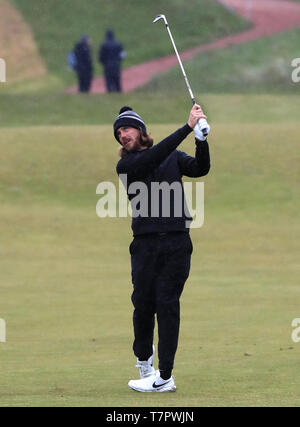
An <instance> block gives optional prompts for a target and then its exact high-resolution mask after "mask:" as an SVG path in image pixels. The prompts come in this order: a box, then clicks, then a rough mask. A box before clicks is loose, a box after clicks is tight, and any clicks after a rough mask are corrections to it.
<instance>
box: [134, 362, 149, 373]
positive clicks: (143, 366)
mask: <svg viewBox="0 0 300 427" xmlns="http://www.w3.org/2000/svg"><path fill="white" fill-rule="evenodd" d="M136 367H137V368H139V369H140V372H141V373H142V374H143V375H145V374H147V372H149V371H150V370H152V365H150V363H148V361H145V362H141V361H140V360H138V362H137V364H136Z"/></svg>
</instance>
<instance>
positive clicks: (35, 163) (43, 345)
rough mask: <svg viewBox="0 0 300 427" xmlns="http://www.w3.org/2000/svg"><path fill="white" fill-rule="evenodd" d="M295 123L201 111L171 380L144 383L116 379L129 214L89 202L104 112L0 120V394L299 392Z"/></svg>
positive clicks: (121, 354) (258, 400)
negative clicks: (197, 194) (203, 171)
mask: <svg viewBox="0 0 300 427" xmlns="http://www.w3.org/2000/svg"><path fill="white" fill-rule="evenodd" d="M244 107H245V105H244ZM283 123H284V126H283ZM178 124H179V123H178ZM176 126H177V124H173V125H159V126H155V125H153V126H152V133H153V136H154V137H155V138H156V139H159V138H160V137H162V136H164V135H165V134H166V133H168V132H170V131H171V130H172V129H174V128H176ZM254 129H255V132H254ZM298 134H299V125H298V123H297V121H296V120H295V121H294V122H291V121H288V120H286V117H285V116H284V115H283V118H282V121H281V122H280V123H270V124H264V123H262V122H261V120H260V118H259V120H257V122H253V123H251V124H250V123H248V124H247V123H242V122H240V123H232V122H231V123H230V124H229V123H225V122H223V123H222V122H221V121H220V122H218V123H215V124H214V127H213V133H212V135H211V137H210V146H211V153H212V170H211V173H210V174H209V175H208V176H207V177H206V178H205V198H206V199H205V215H206V219H205V225H204V227H203V228H202V229H199V230H193V231H192V237H193V241H194V254H193V263H192V271H191V275H190V278H189V281H188V283H187V285H186V289H185V291H184V294H183V297H182V323H181V336H180V346H179V349H178V353H177V357H176V366H175V372H174V373H175V377H176V384H177V387H178V391H177V393H175V394H166V395H163V396H157V395H144V394H142V395H141V394H137V393H134V392H132V391H131V390H129V389H128V387H127V381H128V380H129V379H130V378H133V377H135V376H136V370H135V368H134V365H135V359H134V357H133V355H132V351H131V343H132V325H131V311H132V307H131V302H130V294H131V284H130V260H129V253H128V244H129V242H130V240H131V235H130V220H129V219H111V218H108V219H99V218H98V217H97V216H96V213H95V206H96V202H97V200H98V197H99V196H97V195H96V194H95V191H96V186H97V184H98V183H99V182H100V181H103V180H113V181H114V180H115V179H116V177H115V171H114V165H115V162H116V160H117V157H116V150H117V147H116V144H115V143H113V142H112V138H111V128H110V126H98V127H83V128H74V127H71V126H70V127H41V128H18V129H13V128H11V129H2V130H1V142H0V144H1V152H2V153H3V156H4V158H5V162H2V163H1V166H0V178H1V179H0V182H1V187H0V194H1V206H2V207H1V212H0V219H1V220H0V233H1V241H2V245H1V248H0V250H1V258H0V268H1V301H0V317H1V318H4V319H5V320H6V322H7V343H6V344H0V357H1V364H2V366H3V367H4V368H3V370H2V374H1V379H0V385H1V387H0V405H1V406H20V405H21V406H74V405H75V406H129V407H130V406H156V407H159V406H225V405H226V406H227V405H229V406H299V392H300V383H299V380H298V370H299V352H300V347H299V346H300V344H295V343H293V342H292V341H291V332H292V328H291V321H292V320H293V319H294V318H296V317H299V303H298V302H299V297H300V295H299V286H298V278H299V249H300V248H299V221H298V212H299V207H300V206H299V168H298V164H299V154H298V153H299V150H298ZM182 149H184V150H185V151H187V152H190V153H192V152H193V141H192V138H189V139H188V140H187V141H186V142H184V144H183V146H182ZM156 363H157V361H156ZM191 379H193V381H191Z"/></svg>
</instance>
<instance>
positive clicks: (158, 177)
mask: <svg viewBox="0 0 300 427" xmlns="http://www.w3.org/2000/svg"><path fill="white" fill-rule="evenodd" d="M192 131H193V129H192V128H191V127H190V126H189V125H188V124H186V125H184V126H183V127H181V128H180V129H178V130H177V131H176V132H174V133H172V134H171V135H169V136H168V137H167V138H165V139H163V140H162V141H161V142H159V143H158V144H156V145H154V146H153V147H151V148H148V149H145V150H141V151H134V152H130V153H128V154H127V155H126V156H125V157H123V158H122V159H121V160H120V161H119V162H118V164H117V168H116V170H117V173H118V175H119V176H120V175H121V177H120V178H121V180H122V181H123V183H124V176H126V183H127V185H126V183H125V188H126V191H127V194H128V198H129V200H130V201H131V204H132V206H133V216H132V230H133V235H134V236H137V235H141V234H148V233H164V232H172V231H185V232H188V231H189V228H188V226H187V224H188V223H189V222H190V221H191V220H192V218H191V216H190V214H189V212H188V210H187V209H186V207H185V197H184V189H183V184H182V177H183V176H187V177H191V178H199V177H201V176H204V175H207V174H208V172H209V169H210V155H209V146H208V143H207V141H198V140H196V153H195V157H191V156H189V155H187V154H186V153H184V152H182V151H179V150H177V147H178V145H179V144H180V143H181V142H182V141H183V140H184V139H185V138H186V137H187V136H188V135H189V134H190V133H191V132H192ZM162 183H165V184H164V185H166V184H168V185H169V189H175V191H169V192H168V191H167V192H164V191H159V192H158V193H157V192H156V193H153V189H154V188H156V189H157V185H158V184H162ZM172 184H173V186H172ZM166 186H167V185H166ZM161 188H162V187H161ZM175 193H176V194H175ZM154 194H155V195H154ZM157 194H158V196H157ZM180 204H181V209H180V210H179V211H178V206H179V205H180ZM175 205H176V206H177V208H176V209H175Z"/></svg>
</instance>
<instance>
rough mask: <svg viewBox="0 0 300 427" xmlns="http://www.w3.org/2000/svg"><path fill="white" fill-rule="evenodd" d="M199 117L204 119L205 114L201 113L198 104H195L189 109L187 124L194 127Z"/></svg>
mask: <svg viewBox="0 0 300 427" xmlns="http://www.w3.org/2000/svg"><path fill="white" fill-rule="evenodd" d="M200 119H206V115H205V114H204V113H203V111H202V108H201V107H200V105H197V104H195V105H194V106H193V108H192V109H191V112H190V117H189V121H188V125H189V126H190V127H191V128H192V129H194V127H195V126H196V124H197V123H198V120H200Z"/></svg>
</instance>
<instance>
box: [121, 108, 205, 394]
mask: <svg viewBox="0 0 300 427" xmlns="http://www.w3.org/2000/svg"><path fill="white" fill-rule="evenodd" d="M201 118H206V116H205V115H204V114H203V111H202V109H201V107H200V106H199V105H195V106H194V107H193V108H192V110H191V112H190V115H189V120H188V123H187V124H185V125H184V126H183V127H181V128H180V129H178V130H177V131H176V132H174V133H172V134H171V135H169V136H168V137H166V138H165V139H163V140H162V141H161V142H159V143H158V144H156V145H154V146H153V140H152V138H151V137H150V135H149V134H148V133H147V129H146V125H145V123H144V121H143V119H142V118H141V116H139V115H138V114H137V113H136V112H134V111H133V110H132V109H131V108H130V107H123V108H122V109H121V110H120V113H119V115H118V117H117V119H116V120H115V122H114V126H113V128H114V136H115V138H116V139H117V141H118V142H119V143H120V144H121V146H122V147H121V150H120V155H121V160H120V161H119V162H118V164H117V168H116V170H117V173H118V175H119V177H120V179H121V180H122V181H123V184H124V185H125V188H126V190H127V194H128V197H129V199H130V200H131V205H132V230H133V236H134V238H133V241H132V243H131V245H130V254H131V267H132V282H133V294H132V302H133V305H134V314H133V325H134V344H133V350H134V353H135V356H136V357H137V367H138V368H139V369H140V379H138V380H132V381H129V383H128V385H129V387H131V388H132V389H134V390H137V391H141V392H155V391H159V392H168V391H175V390H176V386H175V383H174V378H173V376H172V370H173V366H174V359H175V353H176V350H177V345H178V335H179V323H180V304H179V299H180V296H181V293H182V291H183V288H184V284H185V282H186V280H187V278H188V276H189V271H190V260H191V254H192V251H193V245H192V242H191V239H190V234H189V225H190V223H191V217H190V215H189V212H187V211H186V209H181V210H180V209H178V207H179V208H180V207H182V208H183V206H184V205H185V202H184V201H183V200H184V189H183V184H182V176H184V175H185V176H188V177H193V178H195V177H201V176H204V175H206V174H207V173H208V172H209V169H210V155H209V146H208V143H207V140H206V137H204V135H203V133H202V131H201V128H200V125H199V123H200V122H199V120H200V119H201ZM193 130H194V133H195V138H196V139H195V143H196V153H195V157H191V156H188V155H187V154H185V153H184V152H182V151H179V150H177V147H178V146H179V144H180V143H181V142H182V141H183V140H184V139H185V138H186V137H187V136H188V135H189V134H190V133H191V132H192V131H193ZM209 130H210V127H209ZM155 184H161V185H162V184H165V185H166V184H167V185H169V186H172V188H174V190H175V191H174V194H173V193H172V195H171V192H170V193H169V194H168V197H164V195H158V196H157V194H155V192H153V188H154V187H155ZM175 193H177V194H175ZM134 196H135V197H134ZM165 196H166V195H165ZM178 196H179V197H178ZM182 196H183V197H182ZM176 197H178V199H177V200H175V198H176ZM154 199H155V200H154ZM166 200H167V203H166ZM178 200H179V202H178ZM164 202H165V203H166V204H167V206H165V208H166V207H167V208H168V209H167V210H166V211H167V215H165V213H166V211H165V212H164V207H163V206H161V205H163V204H164ZM155 314H156V317H157V324H158V336H159V343H158V359H159V370H158V371H155V369H154V367H153V357H154V350H155V348H154V346H153V332H154V324H155Z"/></svg>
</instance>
